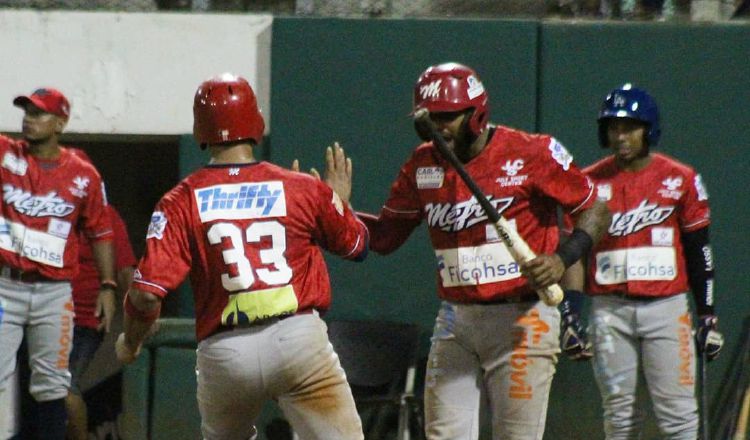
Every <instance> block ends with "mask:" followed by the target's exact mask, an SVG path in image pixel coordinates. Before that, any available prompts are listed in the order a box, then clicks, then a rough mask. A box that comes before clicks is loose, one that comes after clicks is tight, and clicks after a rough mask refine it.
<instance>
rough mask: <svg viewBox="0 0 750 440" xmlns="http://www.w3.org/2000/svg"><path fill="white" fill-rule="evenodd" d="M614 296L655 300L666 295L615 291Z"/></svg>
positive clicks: (631, 299) (635, 299)
mask: <svg viewBox="0 0 750 440" xmlns="http://www.w3.org/2000/svg"><path fill="white" fill-rule="evenodd" d="M613 295H614V296H616V297H618V298H622V299H627V300H630V301H656V300H659V299H664V298H667V297H666V296H653V295H637V294H633V293H624V292H615V293H614V294H613Z"/></svg>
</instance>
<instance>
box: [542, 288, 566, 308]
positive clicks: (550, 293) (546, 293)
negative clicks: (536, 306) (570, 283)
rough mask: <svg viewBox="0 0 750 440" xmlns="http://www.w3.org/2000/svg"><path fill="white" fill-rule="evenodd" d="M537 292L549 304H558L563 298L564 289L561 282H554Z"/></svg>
mask: <svg viewBox="0 0 750 440" xmlns="http://www.w3.org/2000/svg"><path fill="white" fill-rule="evenodd" d="M536 293H537V294H538V295H539V298H541V300H542V301H544V303H545V304H547V305H548V306H556V305H558V304H560V302H561V301H562V300H563V290H562V288H561V287H560V285H559V284H552V285H551V286H547V287H545V288H543V289H539V290H537V291H536Z"/></svg>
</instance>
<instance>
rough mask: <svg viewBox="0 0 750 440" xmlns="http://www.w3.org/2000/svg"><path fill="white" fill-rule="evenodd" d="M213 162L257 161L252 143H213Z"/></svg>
mask: <svg viewBox="0 0 750 440" xmlns="http://www.w3.org/2000/svg"><path fill="white" fill-rule="evenodd" d="M209 148H210V149H211V163H212V164H223V163H252V162H255V161H256V160H255V156H254V155H253V146H252V144H245V143H243V144H235V145H231V146H225V145H211V146H210V147H209Z"/></svg>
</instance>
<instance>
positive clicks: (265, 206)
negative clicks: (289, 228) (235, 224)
mask: <svg viewBox="0 0 750 440" xmlns="http://www.w3.org/2000/svg"><path fill="white" fill-rule="evenodd" d="M195 200H196V203H197V205H198V214H199V215H200V218H201V221H202V222H204V223H205V222H209V221H211V220H217V219H225V220H227V219H228V220H236V219H248V218H264V217H283V216H285V215H286V198H285V197H284V184H283V183H282V182H280V181H270V182H259V183H238V184H231V185H216V186H211V187H208V188H198V189H196V190H195Z"/></svg>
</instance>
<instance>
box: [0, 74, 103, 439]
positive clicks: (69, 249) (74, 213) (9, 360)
mask: <svg viewBox="0 0 750 440" xmlns="http://www.w3.org/2000/svg"><path fill="white" fill-rule="evenodd" d="M13 104H14V105H16V106H18V107H21V108H22V109H23V110H24V112H25V113H24V117H23V128H22V131H23V138H24V139H23V140H22V141H15V140H12V139H9V138H7V137H0V157H1V159H0V160H1V161H2V162H1V163H0V182H2V189H3V200H2V204H0V215H1V217H0V309H2V322H0V346H2V347H3V349H2V350H0V393H2V392H3V390H4V389H5V388H6V384H7V380H8V378H9V376H10V375H11V374H12V372H13V369H14V367H15V363H16V352H17V350H18V347H19V345H20V344H21V340H22V338H23V337H24V336H25V337H26V339H27V342H28V348H29V364H30V365H29V366H30V369H31V379H30V393H31V395H32V396H33V397H34V400H35V401H36V405H35V407H36V408H35V411H36V413H35V414H32V415H30V416H31V417H30V419H31V420H34V421H36V423H34V428H35V431H36V433H35V435H36V437H35V438H37V437H38V438H45V439H62V438H64V437H65V423H66V411H65V397H66V396H67V395H68V387H69V386H70V373H69V371H68V356H69V354H70V349H71V345H72V342H73V312H74V311H73V302H72V298H71V285H70V280H71V279H72V278H73V277H74V276H75V274H76V272H77V270H78V249H79V244H78V238H77V234H78V233H79V230H80V231H82V232H83V233H84V234H86V236H87V237H88V238H89V239H90V240H91V242H92V247H93V251H94V258H95V259H96V262H97V266H98V269H99V289H98V290H99V292H98V294H99V299H98V301H99V302H98V303H97V310H98V312H99V313H100V314H101V318H102V319H103V320H104V321H105V322H109V320H110V319H111V316H112V313H113V311H114V310H113V309H109V308H107V307H105V305H106V304H111V305H113V306H114V304H115V302H114V299H113V298H112V297H110V295H114V289H115V288H116V285H117V283H116V282H115V281H114V278H113V255H112V254H113V252H112V244H111V241H110V240H111V237H112V226H111V222H110V218H109V215H108V214H107V211H106V199H105V197H104V194H103V191H102V182H101V178H100V176H99V173H98V172H97V171H96V169H95V168H94V166H93V165H91V163H89V162H87V161H85V160H83V159H81V158H80V157H79V156H77V155H75V154H74V153H73V152H71V151H70V150H69V149H68V148H65V147H63V146H61V145H59V143H58V137H59V135H60V134H61V133H62V131H63V129H64V127H65V124H66V123H67V120H68V116H69V115H70V105H69V103H68V100H67V99H66V98H65V96H64V95H63V94H62V93H60V92H59V91H58V90H55V89H52V88H41V89H38V90H36V91H34V93H32V94H31V95H29V96H19V97H17V98H15V99H14V100H13ZM79 228H80V229H79ZM107 298H109V301H107ZM42 420H43V421H44V423H39V421H42Z"/></svg>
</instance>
